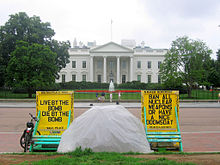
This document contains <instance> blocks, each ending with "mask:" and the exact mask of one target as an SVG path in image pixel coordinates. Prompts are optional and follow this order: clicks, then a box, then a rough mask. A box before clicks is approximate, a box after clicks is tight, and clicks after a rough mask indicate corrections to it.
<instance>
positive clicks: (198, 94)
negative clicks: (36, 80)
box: [0, 90, 219, 101]
mask: <svg viewBox="0 0 220 165" xmlns="http://www.w3.org/2000/svg"><path fill="white" fill-rule="evenodd" d="M218 93H219V91H208V90H193V91H192V98H188V95H187V94H181V95H180V99H181V100H185V99H193V100H194V99H199V100H200V99H201V100H203V99H218ZM100 95H101V93H99V96H100ZM35 97H36V96H35V94H33V99H35ZM0 98H2V99H28V94H18V93H12V92H11V91H0ZM74 99H76V100H97V98H96V93H95V92H94V93H93V92H91V93H83V92H82V93H81V92H75V94H74ZM105 99H106V100H109V93H106V95H105ZM140 99H141V93H121V100H140ZM116 100H118V94H117V93H113V101H116Z"/></svg>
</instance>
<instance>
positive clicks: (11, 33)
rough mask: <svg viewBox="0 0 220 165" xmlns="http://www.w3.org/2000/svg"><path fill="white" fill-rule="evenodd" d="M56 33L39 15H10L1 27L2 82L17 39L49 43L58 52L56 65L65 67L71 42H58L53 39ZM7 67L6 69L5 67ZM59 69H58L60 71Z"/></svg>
mask: <svg viewBox="0 0 220 165" xmlns="http://www.w3.org/2000/svg"><path fill="white" fill-rule="evenodd" d="M54 35H55V32H54V30H53V29H52V28H51V26H50V23H48V22H45V23H44V22H41V20H40V18H39V17H37V16H33V17H29V16H28V15H27V14H26V13H24V12H20V13H18V14H15V15H10V19H9V20H8V21H7V22H6V23H5V25H4V26H1V27H0V57H2V60H0V66H1V68H3V69H1V70H0V82H2V83H3V84H0V85H4V80H5V77H6V75H5V69H6V67H7V65H8V62H9V60H10V57H11V53H12V52H13V51H14V50H15V47H16V42H17V41H21V40H22V41H26V42H28V43H29V45H31V44H33V43H37V44H42V45H48V46H49V47H50V48H51V49H52V51H54V52H55V53H57V59H56V65H57V67H58V68H59V70H60V66H62V67H65V66H66V64H67V63H68V62H69V60H68V58H69V54H68V49H69V48H70V44H69V42H58V41H56V40H53V39H52V37H53V36H54ZM4 68H5V69H4ZM59 70H58V71H59Z"/></svg>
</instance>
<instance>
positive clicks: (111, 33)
mask: <svg viewBox="0 0 220 165" xmlns="http://www.w3.org/2000/svg"><path fill="white" fill-rule="evenodd" d="M112 23H113V21H112V19H111V41H112Z"/></svg>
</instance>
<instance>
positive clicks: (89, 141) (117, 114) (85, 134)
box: [58, 105, 151, 153]
mask: <svg viewBox="0 0 220 165" xmlns="http://www.w3.org/2000/svg"><path fill="white" fill-rule="evenodd" d="M80 146H81V148H82V149H85V148H91V149H92V150H93V151H94V152H129V151H132V152H140V153H148V152H151V150H150V146H149V143H148V141H147V140H146V134H145V130H144V126H143V124H142V123H141V121H140V120H139V119H138V118H136V117H135V116H134V115H132V114H131V113H130V112H129V111H128V110H127V109H125V108H124V107H123V106H121V105H108V106H94V107H92V108H91V109H89V110H88V111H86V112H85V113H83V114H82V115H80V116H79V117H78V118H76V119H74V120H73V122H72V124H71V125H70V127H69V128H68V129H67V130H66V131H65V132H64V133H63V134H62V137H61V141H60V144H59V147H58V152H71V151H74V150H75V149H76V148H77V147H80Z"/></svg>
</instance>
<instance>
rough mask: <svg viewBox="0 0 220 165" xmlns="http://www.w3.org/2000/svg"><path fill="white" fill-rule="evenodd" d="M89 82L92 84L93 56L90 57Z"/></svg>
mask: <svg viewBox="0 0 220 165" xmlns="http://www.w3.org/2000/svg"><path fill="white" fill-rule="evenodd" d="M90 81H91V82H93V56H91V57H90Z"/></svg>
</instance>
